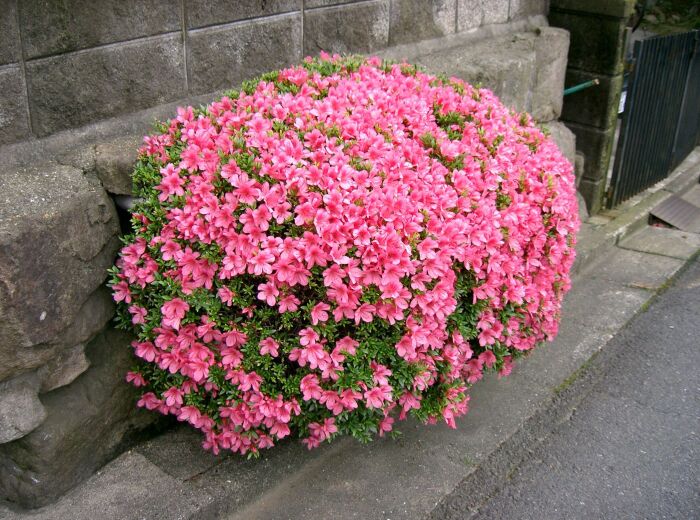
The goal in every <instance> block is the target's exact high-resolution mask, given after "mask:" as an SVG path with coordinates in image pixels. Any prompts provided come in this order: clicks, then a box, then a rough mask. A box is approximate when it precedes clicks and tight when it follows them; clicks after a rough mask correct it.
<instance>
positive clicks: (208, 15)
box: [185, 0, 308, 29]
mask: <svg viewBox="0 0 700 520" xmlns="http://www.w3.org/2000/svg"><path fill="white" fill-rule="evenodd" d="M306 4H307V5H308V2H307V3H306ZM300 10H301V0H268V1H266V2H237V3H236V6H235V8H232V5H231V2H230V0H188V1H187V2H185V19H186V20H187V28H188V29H195V28H197V27H206V26H209V25H218V24H224V23H228V22H235V21H237V20H245V19H246V18H259V17H262V16H270V15H273V14H280V13H288V12H290V11H300Z"/></svg>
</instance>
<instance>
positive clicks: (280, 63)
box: [187, 14, 302, 93]
mask: <svg viewBox="0 0 700 520" xmlns="http://www.w3.org/2000/svg"><path fill="white" fill-rule="evenodd" d="M188 46H189V48H188V52H189V58H188V61H187V66H188V68H189V78H190V83H189V85H190V90H191V91H192V92H194V93H205V92H213V91H215V90H221V89H226V88H233V87H236V86H238V85H239V84H240V83H241V82H242V81H244V80H247V79H251V78H253V77H255V76H257V75H259V74H262V73H263V72H268V71H271V70H275V69H279V68H282V67H285V66H287V65H291V64H294V63H297V62H299V61H300V60H301V58H302V53H301V15H300V14H290V15H283V16H277V17H274V18H272V19H270V20H266V19H260V20H256V21H251V22H241V23H240V24H235V25H231V26H224V27H212V28H207V29H200V30H196V31H190V33H189V42H188Z"/></svg>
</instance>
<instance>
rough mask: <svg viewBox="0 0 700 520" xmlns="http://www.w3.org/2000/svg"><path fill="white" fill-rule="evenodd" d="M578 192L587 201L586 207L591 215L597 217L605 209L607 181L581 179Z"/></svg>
mask: <svg viewBox="0 0 700 520" xmlns="http://www.w3.org/2000/svg"><path fill="white" fill-rule="evenodd" d="M578 191H579V193H580V194H581V196H582V197H583V200H584V201H586V207H587V208H588V213H589V214H590V215H595V214H596V213H598V212H599V211H600V210H601V208H602V207H603V194H604V192H605V179H599V180H597V181H591V180H589V179H581V183H580V184H579V186H578Z"/></svg>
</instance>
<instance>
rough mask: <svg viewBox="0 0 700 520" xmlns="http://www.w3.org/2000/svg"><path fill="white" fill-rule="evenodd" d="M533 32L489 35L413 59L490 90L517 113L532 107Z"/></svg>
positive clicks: (437, 70)
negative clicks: (479, 39) (483, 38)
mask: <svg viewBox="0 0 700 520" xmlns="http://www.w3.org/2000/svg"><path fill="white" fill-rule="evenodd" d="M535 38H536V36H535V35H534V34H532V33H519V34H515V35H507V36H499V37H494V38H488V39H486V40H483V41H478V42H470V43H469V44H467V45H463V46H460V47H456V48H452V49H449V50H446V51H440V52H436V53H433V54H428V55H425V56H420V57H418V58H417V59H416V61H417V62H418V63H420V64H421V65H423V66H425V67H426V68H427V69H428V70H429V71H430V72H433V73H444V74H447V75H448V76H456V77H458V78H461V79H463V80H464V81H467V82H469V83H471V84H472V85H477V84H479V85H481V86H482V87H484V88H488V89H490V90H492V91H493V92H494V93H495V94H496V95H497V96H498V97H499V98H500V100H501V101H502V102H503V103H504V104H505V105H506V106H508V107H510V108H513V109H515V110H517V111H519V112H523V111H527V112H529V111H530V109H531V108H532V96H531V93H532V88H533V85H534V79H535V61H536V60H535V44H534V40H535Z"/></svg>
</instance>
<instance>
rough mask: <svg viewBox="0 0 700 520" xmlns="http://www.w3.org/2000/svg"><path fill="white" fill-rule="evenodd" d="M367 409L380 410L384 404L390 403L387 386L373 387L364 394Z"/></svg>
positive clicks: (389, 393)
mask: <svg viewBox="0 0 700 520" xmlns="http://www.w3.org/2000/svg"><path fill="white" fill-rule="evenodd" d="M364 398H365V402H366V405H367V408H382V407H383V406H384V402H388V401H391V387H390V386H388V385H382V386H375V387H373V388H370V389H369V390H366V391H365V393H364Z"/></svg>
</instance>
